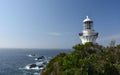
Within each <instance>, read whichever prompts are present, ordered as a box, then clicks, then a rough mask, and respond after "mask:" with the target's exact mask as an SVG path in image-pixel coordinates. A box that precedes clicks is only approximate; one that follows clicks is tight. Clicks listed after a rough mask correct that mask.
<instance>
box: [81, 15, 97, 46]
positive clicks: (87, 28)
mask: <svg viewBox="0 0 120 75" xmlns="http://www.w3.org/2000/svg"><path fill="white" fill-rule="evenodd" d="M83 23H84V24H83V31H82V33H79V37H80V39H81V41H82V44H85V43H87V42H93V43H95V41H96V39H97V37H98V33H97V32H95V30H94V28H93V21H92V20H91V19H90V18H89V17H88V16H86V19H84V20H83Z"/></svg>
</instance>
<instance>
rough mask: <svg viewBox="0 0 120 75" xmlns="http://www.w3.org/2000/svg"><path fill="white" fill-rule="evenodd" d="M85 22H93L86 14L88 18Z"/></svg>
mask: <svg viewBox="0 0 120 75" xmlns="http://www.w3.org/2000/svg"><path fill="white" fill-rule="evenodd" d="M83 22H84V23H85V22H93V21H92V20H91V19H90V18H89V17H88V16H86V19H84V20H83Z"/></svg>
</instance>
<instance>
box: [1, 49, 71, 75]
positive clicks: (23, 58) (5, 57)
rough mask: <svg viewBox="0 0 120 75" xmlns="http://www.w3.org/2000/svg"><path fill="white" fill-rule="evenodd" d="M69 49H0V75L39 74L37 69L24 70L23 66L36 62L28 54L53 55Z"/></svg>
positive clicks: (69, 50)
mask: <svg viewBox="0 0 120 75" xmlns="http://www.w3.org/2000/svg"><path fill="white" fill-rule="evenodd" d="M71 51H72V50H71V49H0V75H39V72H40V71H39V70H25V69H24V68H25V66H26V65H28V64H31V63H36V62H37V61H36V60H34V59H35V58H32V57H28V55H29V54H35V55H39V56H46V57H54V56H56V55H57V54H59V53H63V52H65V53H68V52H71Z"/></svg>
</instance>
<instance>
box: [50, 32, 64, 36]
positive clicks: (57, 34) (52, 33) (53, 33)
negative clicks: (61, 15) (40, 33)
mask: <svg viewBox="0 0 120 75" xmlns="http://www.w3.org/2000/svg"><path fill="white" fill-rule="evenodd" d="M49 35H51V36H61V35H62V34H61V33H58V32H51V33H49Z"/></svg>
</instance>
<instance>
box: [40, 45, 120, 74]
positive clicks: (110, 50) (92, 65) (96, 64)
mask: <svg viewBox="0 0 120 75" xmlns="http://www.w3.org/2000/svg"><path fill="white" fill-rule="evenodd" d="M73 49H74V51H73V52H72V53H69V54H65V53H60V54H59V55H57V56H56V57H55V58H53V59H52V60H51V61H50V63H49V64H48V65H47V66H46V68H45V69H44V70H42V72H41V75H120V45H117V46H114V47H113V46H112V47H103V46H101V45H98V44H93V43H86V44H85V45H81V44H78V45H75V46H74V47H73Z"/></svg>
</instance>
